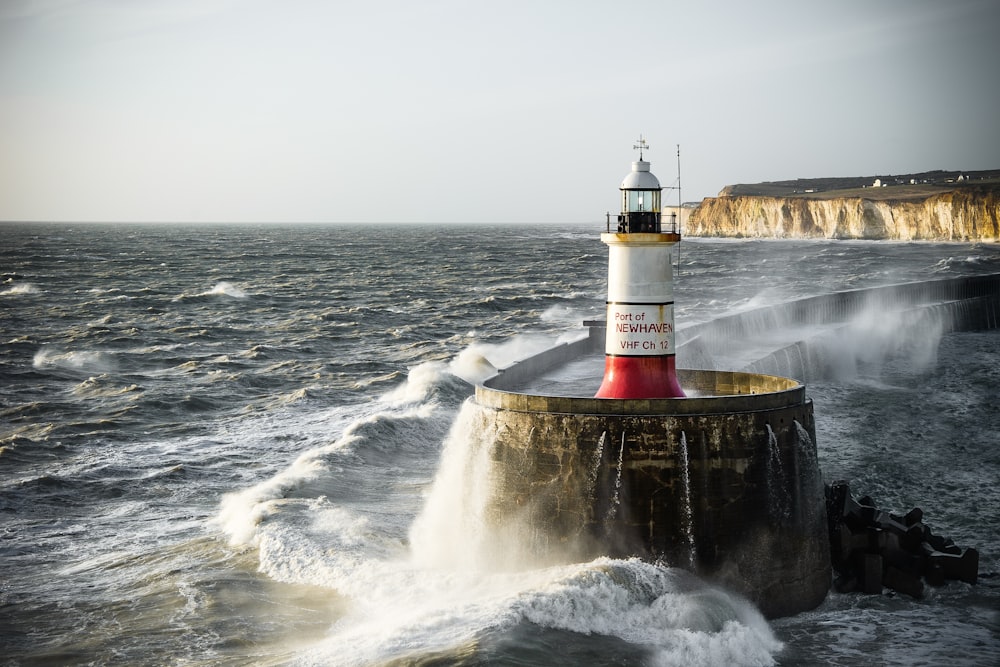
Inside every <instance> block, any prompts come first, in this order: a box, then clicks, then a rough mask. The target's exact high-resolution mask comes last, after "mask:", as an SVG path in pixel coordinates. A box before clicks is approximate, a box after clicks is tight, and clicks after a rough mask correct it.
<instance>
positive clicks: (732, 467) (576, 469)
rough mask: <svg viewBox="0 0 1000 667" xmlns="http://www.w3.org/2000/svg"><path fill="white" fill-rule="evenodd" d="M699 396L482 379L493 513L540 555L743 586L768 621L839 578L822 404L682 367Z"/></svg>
mask: <svg viewBox="0 0 1000 667" xmlns="http://www.w3.org/2000/svg"><path fill="white" fill-rule="evenodd" d="M679 378H680V380H681V383H682V384H683V385H684V386H685V388H686V389H688V390H692V391H694V392H697V393H700V394H702V396H701V397H700V398H689V399H652V400H645V401H624V400H623V401H617V400H599V399H588V398H567V397H553V396H530V395H525V394H517V393H511V392H506V391H501V390H498V389H494V388H490V387H486V386H480V387H477V389H476V404H477V405H478V412H477V414H476V415H475V422H476V423H475V426H474V428H475V429H476V430H477V432H478V433H479V434H480V437H483V438H485V439H486V440H488V441H491V443H492V453H491V456H492V459H493V463H494V465H493V479H492V488H493V495H492V500H491V503H490V506H489V512H488V515H489V516H490V520H491V521H492V522H493V523H494V524H496V525H497V526H498V527H499V530H500V532H501V533H503V532H507V533H509V534H510V535H512V536H513V535H515V534H516V535H518V536H519V539H522V540H524V539H526V540H527V541H528V542H529V543H530V549H531V550H532V551H533V552H534V553H533V555H534V556H535V557H537V558H538V559H540V560H546V559H553V560H558V559H561V558H593V557H595V556H598V555H610V556H618V557H627V556H640V557H643V558H648V559H653V560H663V561H665V562H666V563H668V564H671V565H677V566H680V567H685V568H688V569H691V570H692V571H694V572H697V573H698V574H699V575H701V576H703V577H705V578H707V579H710V580H713V581H717V582H719V583H721V584H722V585H724V586H726V587H727V588H728V589H730V590H734V591H737V592H739V593H742V594H744V595H745V596H746V597H748V598H749V599H750V600H752V601H753V602H754V603H755V604H757V605H758V607H759V608H760V609H761V611H762V612H763V613H764V614H765V615H767V616H770V617H775V616H783V615H788V614H793V613H797V612H799V611H803V610H806V609H811V608H813V607H815V606H816V605H818V604H819V603H820V602H821V601H822V600H823V598H824V596H825V595H826V592H827V590H828V589H829V586H830V555H829V544H828V537H827V527H826V511H825V505H824V502H825V501H824V494H823V483H822V478H821V475H820V472H819V467H818V463H817V460H816V445H815V442H816V439H815V426H814V422H813V415H812V403H811V402H810V401H809V400H808V399H807V398H806V396H805V388H804V387H803V386H802V385H800V384H799V383H797V382H795V381H792V380H788V379H785V378H778V377H773V376H766V375H755V374H748V373H726V372H715V371H680V372H679Z"/></svg>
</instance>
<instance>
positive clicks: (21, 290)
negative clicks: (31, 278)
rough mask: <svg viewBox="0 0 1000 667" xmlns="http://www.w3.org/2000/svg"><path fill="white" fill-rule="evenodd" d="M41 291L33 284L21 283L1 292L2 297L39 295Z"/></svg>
mask: <svg viewBox="0 0 1000 667" xmlns="http://www.w3.org/2000/svg"><path fill="white" fill-rule="evenodd" d="M40 291H41V290H39V289H38V288H37V287H35V286H34V285H32V284H31V283H21V284H19V285H14V286H12V287H8V288H7V289H5V290H2V291H0V296H18V295H21V294H38V293H39V292H40Z"/></svg>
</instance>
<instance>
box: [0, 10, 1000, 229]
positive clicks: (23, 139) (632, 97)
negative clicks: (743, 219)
mask: <svg viewBox="0 0 1000 667" xmlns="http://www.w3.org/2000/svg"><path fill="white" fill-rule="evenodd" d="M998 119H1000V2H997V0H933V1H925V0H828V1H827V2H822V3H817V2H801V1H789V2H779V1H773V0H772V1H753V2H752V1H742V0H741V1H733V2H712V1H707V2H667V1H664V0H654V1H645V0H632V1H630V2H619V1H616V2H611V1H608V2H597V1H589V0H576V1H571V0H565V1H562V2H559V1H547V0H530V1H522V0H502V1H500V0H489V1H484V2H479V1H472V0H466V1H460V0H370V1H364V0H352V1H350V2H348V1H341V0H281V1H277V0H132V1H126V0H35V1H31V0H25V1H18V0H2V2H0V220H69V221H147V220H149V221H183V222H191V221H195V222H197V221H205V222H214V221H247V222H256V221H265V222H271V221H274V222H281V221H329V222H436V221H440V222H534V221H553V222H590V221H596V220H603V217H604V212H605V211H607V210H611V211H612V212H615V211H616V210H617V208H618V185H619V184H620V182H621V179H622V178H623V177H624V176H625V175H626V174H627V173H628V171H629V169H630V163H631V161H632V160H633V159H635V158H636V153H635V152H634V151H633V150H632V145H633V143H635V140H636V139H637V138H638V136H639V134H640V133H641V134H642V135H643V136H644V137H646V138H647V140H648V142H649V150H648V151H647V152H646V158H647V159H648V160H650V162H651V163H652V171H653V173H654V174H656V175H657V176H658V177H659V179H660V182H661V183H662V184H663V185H664V186H667V187H668V186H672V185H674V184H675V182H676V176H677V173H676V172H677V168H676V145H677V144H680V146H681V161H682V165H681V167H682V174H681V176H682V179H683V180H682V186H683V190H682V194H683V197H684V199H685V200H688V201H691V200H700V199H701V198H703V197H707V196H713V195H715V194H716V193H717V192H718V191H719V190H720V189H721V188H722V187H724V186H725V185H727V184H731V183H753V182H760V181H771V180H784V179H790V178H799V177H803V178H804V177H819V176H860V175H871V174H899V173H908V172H916V171H926V170H931V169H956V170H957V169H961V170H976V169H990V168H1000V129H998ZM665 197H666V199H667V200H669V201H671V202H673V201H675V200H676V193H674V192H670V193H666V195H665Z"/></svg>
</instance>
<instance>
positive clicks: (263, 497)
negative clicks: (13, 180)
mask: <svg viewBox="0 0 1000 667" xmlns="http://www.w3.org/2000/svg"><path fill="white" fill-rule="evenodd" d="M601 231H603V224H587V225H584V224H581V225H553V224H540V225H499V226H497V225H475V226H473V225H467V226H461V225H341V226H335V225H319V224H317V225H277V224H275V225H217V226H208V225H204V226H192V225H152V224H121V225H110V224H77V225H67V224H13V223H5V224H2V225H0V273H2V278H0V379H2V382H0V665H487V664H489V665H524V666H528V665H595V666H596V665H654V666H658V665H789V666H790V665H844V666H849V665H850V666H853V665H938V664H949V665H984V666H985V665H995V664H997V661H998V659H1000V616H998V609H1000V577H998V574H997V573H998V572H1000V485H998V484H997V480H998V479H1000V446H998V445H1000V437H998V435H997V434H998V433H1000V411H998V410H997V405H998V403H997V401H998V396H1000V332H998V331H987V332H961V333H949V334H941V333H940V332H928V331H910V330H906V329H903V328H900V329H898V330H897V329H891V330H890V337H891V338H892V339H893V341H894V344H893V345H884V344H879V345H875V344H874V343H872V340H874V339H867V340H866V338H865V337H864V336H861V337H859V338H857V339H856V340H854V341H853V342H850V343H849V344H850V345H851V346H852V349H851V353H850V354H849V355H847V356H850V358H851V359H852V363H851V364H849V365H847V366H845V368H844V369H842V372H838V373H833V374H831V375H832V376H831V377H823V378H820V379H819V380H814V381H811V382H810V383H809V385H808V387H807V391H808V395H809V396H810V397H811V398H812V399H813V401H814V406H815V408H814V409H815V416H816V435H817V441H818V442H817V447H818V451H819V460H820V467H821V468H822V470H823V474H824V478H825V479H826V480H827V481H832V480H840V479H843V480H847V481H849V482H850V484H851V488H852V490H853V491H854V493H855V495H856V496H859V495H864V494H868V495H871V496H872V497H873V498H874V499H875V501H876V502H877V504H878V505H879V506H880V507H883V508H886V509H892V510H894V511H901V512H906V511H908V510H909V509H910V508H912V507H921V508H922V509H923V511H924V522H925V523H927V524H928V525H930V526H931V527H932V529H933V530H934V532H935V533H936V534H941V535H945V536H948V537H951V538H952V539H954V541H955V542H956V543H957V544H959V545H960V546H963V547H975V548H977V549H978V550H979V551H980V554H981V556H980V577H979V582H978V583H977V584H975V585H969V584H965V583H961V582H950V583H948V584H947V585H945V586H943V587H940V588H928V590H927V593H926V595H925V596H924V597H923V598H921V599H913V598H910V597H907V596H905V595H900V594H894V593H892V592H891V591H888V590H887V591H886V592H885V593H884V594H883V595H875V596H865V595H860V594H839V593H834V592H831V593H830V595H829V596H828V598H827V599H826V601H825V602H824V603H823V604H822V605H821V606H820V607H819V608H817V609H816V610H813V611H810V612H807V613H803V614H799V615H796V616H793V617H790V618H784V619H777V620H772V621H765V620H764V619H763V617H762V616H761V615H760V614H759V612H757V610H756V609H754V608H753V607H752V606H751V605H750V604H749V603H747V602H746V601H744V600H741V599H739V598H738V597H737V596H735V595H733V594H731V593H729V592H727V591H724V590H720V589H718V588H716V587H713V586H711V585H709V584H706V583H705V582H703V581H700V580H699V579H697V578H696V577H695V576H694V575H691V574H688V573H686V572H684V571H683V570H680V569H678V568H673V567H671V566H670V564H669V563H659V564H651V563H645V562H642V561H639V560H634V559H625V560H614V559H608V558H602V559H598V560H595V561H593V562H588V563H565V564H561V565H558V566H547V567H538V568H536V569H529V570H499V571H498V570H484V569H482V568H476V567H461V566H455V565H453V564H451V563H452V562H453V561H454V560H456V559H446V560H448V563H444V562H438V561H436V560H435V557H434V554H439V553H441V552H447V551H452V552H454V553H461V552H462V549H463V540H465V539H468V536H467V535H466V534H465V532H466V531H464V530H453V529H445V530H442V528H441V527H442V526H445V527H446V528H447V527H448V526H452V527H454V526H455V525H459V524H461V525H463V526H467V525H469V524H468V517H462V510H463V507H462V504H461V503H455V502H451V499H453V498H454V496H453V494H450V493H449V489H447V488H445V487H446V486H447V484H448V480H449V479H454V475H455V474H460V475H462V474H464V475H473V476H477V477H476V479H475V481H476V483H477V485H486V484H488V479H489V471H488V470H483V469H481V468H479V467H474V466H469V465H467V463H468V462H467V461H465V460H464V459H463V458H462V457H463V451H464V450H463V446H462V445H463V442H464V438H466V437H467V434H468V431H467V429H468V427H467V422H466V416H467V414H466V413H467V411H466V410H464V409H463V406H464V405H465V404H466V401H467V400H468V399H469V397H470V395H471V393H472V389H471V388H472V385H473V383H475V382H476V381H478V380H481V379H483V378H484V377H485V376H486V374H488V373H489V369H490V368H491V367H502V366H504V365H507V364H508V363H510V362H512V361H513V360H516V359H518V358H521V357H523V356H525V355H527V354H530V353H532V352H534V351H538V350H540V349H542V348H544V347H546V346H548V345H551V344H552V343H554V342H556V341H558V340H565V339H568V338H572V337H574V336H579V335H580V334H581V332H582V324H581V323H582V321H583V320H587V319H599V318H602V317H603V315H604V307H605V306H604V301H605V296H606V280H607V275H606V272H607V249H606V247H605V246H604V245H603V244H602V243H601V242H600V239H599V234H600V232H601ZM677 268H678V273H677V276H676V283H675V298H676V302H677V304H676V320H677V326H678V328H679V329H680V330H682V331H683V329H684V327H685V326H689V325H692V324H695V323H701V322H708V321H711V320H712V319H714V318H716V317H720V316H722V315H730V314H733V313H737V312H743V311H748V310H751V309H753V308H759V307H767V306H769V305H773V304H780V303H783V302H786V301H789V300H791V299H795V298H799V297H803V296H809V295H816V294H825V293H829V292H833V291H839V290H846V289H861V288H865V287H874V286H879V285H886V284H895V283H902V282H909V281H918V280H929V279H934V278H947V277H954V276H961V275H975V274H984V273H996V272H1000V246H996V245H971V244H958V243H956V244H931V243H890V242H863V241H825V240H822V241H819V240H818V241H788V240H710V239H685V240H684V241H683V242H682V243H681V245H680V247H679V252H678V256H677ZM873 320H874V321H873V322H871V323H869V325H870V326H875V327H878V326H881V327H882V328H883V330H884V328H885V327H886V326H889V327H892V323H891V322H886V321H881V322H880V321H879V318H878V317H875V318H873ZM733 346H734V347H738V346H739V341H734V342H733ZM679 354H680V353H679ZM680 358H681V361H682V363H681V365H683V356H681V357H680ZM734 370H736V369H734ZM463 466H464V468H463ZM473 529H474V527H473ZM457 560H459V561H460V560H461V559H457Z"/></svg>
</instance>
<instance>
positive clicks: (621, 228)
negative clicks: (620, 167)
mask: <svg viewBox="0 0 1000 667" xmlns="http://www.w3.org/2000/svg"><path fill="white" fill-rule="evenodd" d="M634 148H636V149H638V150H639V159H638V161H636V162H633V163H632V172H631V173H630V174H629V175H628V176H626V177H625V180H623V181H622V184H621V186H620V188H619V189H620V190H621V192H622V210H621V213H620V214H619V215H618V233H619V234H635V233H652V234H659V233H660V195H661V192H662V190H663V188H662V187H660V181H659V179H657V178H656V176H654V175H653V174H652V173H651V172H650V171H649V163H648V162H646V161H645V160H643V159H642V152H643V150H644V149H646V148H647V145H646V140H645V139H643V138H642V137H641V136H640V137H639V143H637V144H636V145H635V146H634Z"/></svg>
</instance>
